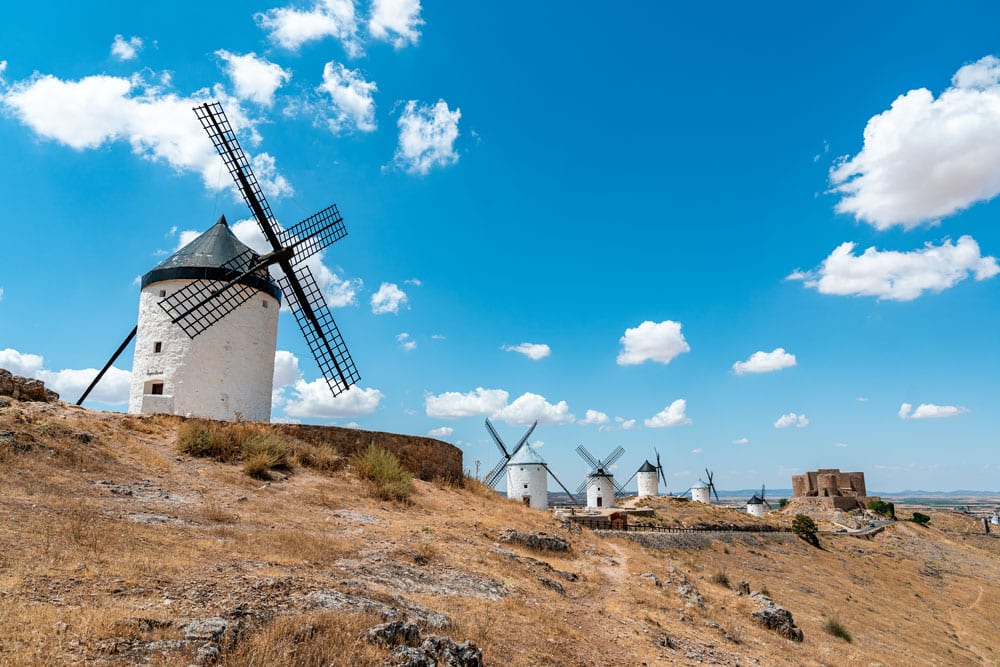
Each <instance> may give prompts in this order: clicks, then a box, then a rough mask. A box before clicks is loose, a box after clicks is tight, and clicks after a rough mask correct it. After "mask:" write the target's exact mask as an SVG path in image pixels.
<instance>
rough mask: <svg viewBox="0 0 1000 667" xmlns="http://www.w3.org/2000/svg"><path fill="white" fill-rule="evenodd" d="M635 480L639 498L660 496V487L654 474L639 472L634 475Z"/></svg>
mask: <svg viewBox="0 0 1000 667" xmlns="http://www.w3.org/2000/svg"><path fill="white" fill-rule="evenodd" d="M636 480H637V481H638V484H639V497H640V498H641V497H643V496H658V495H660V485H659V478H658V476H657V473H656V472H655V471H654V472H640V473H637V474H636Z"/></svg>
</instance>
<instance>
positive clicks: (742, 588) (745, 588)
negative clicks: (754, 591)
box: [736, 581, 750, 595]
mask: <svg viewBox="0 0 1000 667" xmlns="http://www.w3.org/2000/svg"><path fill="white" fill-rule="evenodd" d="M736 594H737V595H750V582H749V581H739V582H737V583H736Z"/></svg>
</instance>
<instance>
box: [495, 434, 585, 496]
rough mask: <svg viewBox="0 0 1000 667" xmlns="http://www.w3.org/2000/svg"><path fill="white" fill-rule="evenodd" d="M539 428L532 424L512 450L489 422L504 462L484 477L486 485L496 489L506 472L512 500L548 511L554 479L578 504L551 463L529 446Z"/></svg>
mask: <svg viewBox="0 0 1000 667" xmlns="http://www.w3.org/2000/svg"><path fill="white" fill-rule="evenodd" d="M536 426H538V422H535V423H534V424H532V425H531V427H530V428H529V429H528V431H527V433H525V434H524V435H523V436H521V439H520V440H518V442H517V444H516V445H515V446H514V447H513V448H509V447H507V445H506V443H504V441H503V439H502V438H501V437H500V434H499V433H497V430H496V429H495V428H493V424H491V423H490V420H489V419H487V420H486V430H487V431H489V433H490V437H491V438H493V442H494V443H496V446H497V449H499V450H500V460H499V461H497V464H496V465H495V466H493V468H492V469H490V471H489V472H488V473H486V476H485V477H483V483H484V484H486V485H487V486H490V487H494V486H496V484H497V482H499V481H500V479H501V478H502V477H503V476H504V473H506V474H507V497H508V498H510V499H511V500H517V501H519V502H522V503H524V504H525V505H529V506H530V507H533V508H534V509H539V510H546V509H548V507H549V489H548V478H549V477H552V479H554V480H555V481H556V484H558V485H559V486H560V488H562V490H563V491H565V492H566V494H567V495H568V496H569V497H570V500H571V501H572V502H573V504H577V500H576V498H575V497H574V496H573V494H572V493H570V492H569V489H567V488H566V487H565V485H563V483H562V482H561V481H559V478H558V477H556V474H555V473H554V472H552V470H550V469H549V466H548V464H547V463H545V460H544V459H543V458H542V457H541V456H540V455H539V454H538V451H537V450H535V448H534V447H532V446H531V445H529V444H528V438H529V437H530V436H531V433H532V432H533V431H534V430H535V427H536Z"/></svg>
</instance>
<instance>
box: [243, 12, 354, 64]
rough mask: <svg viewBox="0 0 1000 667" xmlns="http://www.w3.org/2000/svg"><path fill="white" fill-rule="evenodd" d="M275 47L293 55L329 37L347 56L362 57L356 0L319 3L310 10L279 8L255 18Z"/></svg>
mask: <svg viewBox="0 0 1000 667" xmlns="http://www.w3.org/2000/svg"><path fill="white" fill-rule="evenodd" d="M254 19H256V21H257V25H258V26H260V28H261V29H262V30H264V31H265V32H267V37H268V39H269V40H271V42H272V43H274V44H277V45H279V46H281V47H283V48H286V49H288V50H290V51H295V50H297V49H298V48H299V47H301V46H302V45H303V44H306V43H307V42H312V41H316V40H320V39H325V38H327V37H332V38H334V39H337V40H339V41H340V43H341V45H342V46H343V47H344V51H346V52H347V55H349V56H350V57H352V58H354V57H357V56H359V55H361V42H360V41H359V40H358V19H357V16H356V15H355V8H354V0H317V2H315V3H314V4H313V6H312V8H311V9H307V10H300V9H295V8H293V7H278V8H274V9H269V10H267V11H266V12H261V13H259V14H256V15H254Z"/></svg>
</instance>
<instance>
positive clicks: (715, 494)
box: [708, 481, 722, 503]
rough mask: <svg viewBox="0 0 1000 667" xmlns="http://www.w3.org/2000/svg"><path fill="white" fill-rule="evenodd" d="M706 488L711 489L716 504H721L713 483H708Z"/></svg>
mask: <svg viewBox="0 0 1000 667" xmlns="http://www.w3.org/2000/svg"><path fill="white" fill-rule="evenodd" d="M708 488H710V489H712V495H714V496H715V500H716V502H720V503H721V502H722V501H721V500H719V492H718V491H716V490H715V482H712V481H709V482H708Z"/></svg>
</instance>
